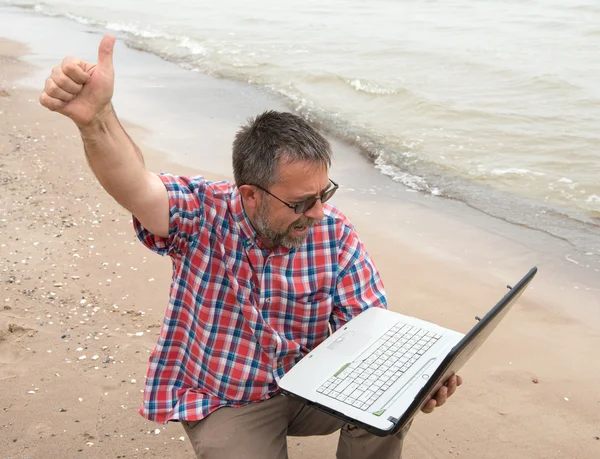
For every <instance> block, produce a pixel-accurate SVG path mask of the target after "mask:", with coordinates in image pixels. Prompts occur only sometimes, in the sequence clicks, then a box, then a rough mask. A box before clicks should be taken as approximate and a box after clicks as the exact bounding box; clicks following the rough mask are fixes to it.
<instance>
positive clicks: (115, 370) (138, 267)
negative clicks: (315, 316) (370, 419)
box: [0, 39, 600, 459]
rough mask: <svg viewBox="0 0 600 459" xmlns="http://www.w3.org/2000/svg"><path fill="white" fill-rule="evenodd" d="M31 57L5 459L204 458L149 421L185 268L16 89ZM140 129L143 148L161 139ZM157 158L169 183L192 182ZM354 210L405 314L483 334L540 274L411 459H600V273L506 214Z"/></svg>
mask: <svg viewBox="0 0 600 459" xmlns="http://www.w3.org/2000/svg"><path fill="white" fill-rule="evenodd" d="M24 52H26V50H25V49H24V47H23V46H21V45H19V44H17V43H14V42H9V41H7V40H1V39H0V234H1V235H2V238H1V239H0V286H1V294H0V457H2V458H4V457H9V458H25V457H29V458H36V459H37V458H46V457H58V458H67V457H68V458H72V457H91V458H118V457H122V458H137V457H153V458H183V457H193V453H192V450H191V448H190V447H189V445H188V443H187V439H186V440H185V441H181V440H180V437H182V436H184V432H183V429H182V428H181V426H180V425H179V424H177V423H171V424H168V425H166V426H163V425H158V424H154V423H151V422H147V421H146V420H144V419H143V418H142V417H141V416H139V415H138V413H137V410H138V408H139V406H140V404H141V400H142V394H141V392H142V389H143V383H144V376H145V373H146V366H147V359H148V355H149V352H150V351H151V349H152V347H153V346H154V344H155V342H156V339H157V337H158V332H159V327H160V324H161V321H162V316H163V312H164V310H165V308H166V306H167V300H168V288H169V282H170V262H169V260H168V259H165V258H161V257H158V256H156V255H153V254H152V253H150V252H149V251H148V250H146V249H145V248H143V247H142V246H141V244H140V243H138V242H137V240H136V238H135V235H134V233H133V230H132V226H131V217H130V215H128V213H127V212H126V211H124V210H123V209H122V208H120V207H119V206H118V205H117V204H116V203H114V202H113V201H112V200H111V198H110V197H109V196H108V195H107V194H106V193H105V192H104V191H103V190H102V189H101V187H100V186H99V185H98V184H97V182H96V180H95V179H94V177H93V175H92V173H91V172H90V171H89V169H88V167H87V164H86V161H85V158H84V155H83V153H82V146H81V141H80V139H79V136H78V133H77V130H76V129H75V127H74V126H73V124H72V123H71V122H70V121H69V120H66V119H64V118H63V117H61V116H59V115H56V114H53V113H50V112H48V111H46V110H45V109H43V108H42V107H40V106H39V104H38V102H37V98H38V95H39V94H38V92H35V91H31V90H29V89H25V88H22V87H20V86H16V83H15V82H16V81H17V78H19V77H20V76H22V75H24V74H25V73H26V72H28V71H30V69H29V68H28V67H27V65H25V64H24V63H22V62H20V61H19V60H18V56H19V55H21V54H23V53H24ZM42 85H43V82H40V88H41V86H42ZM117 109H118V107H117ZM128 131H129V132H130V134H131V135H132V136H133V137H134V138H135V139H136V141H138V143H140V144H141V145H142V147H143V137H144V131H143V129H141V128H138V127H135V126H129V127H128ZM144 152H145V155H146V161H147V164H148V165H149V167H150V168H151V169H152V170H157V171H158V170H170V171H171V172H173V173H179V174H185V173H187V172H189V171H187V170H186V169H185V168H184V167H182V166H179V165H174V164H167V163H166V162H165V160H164V156H163V155H161V154H159V153H156V152H150V151H149V150H148V149H146V148H144ZM208 175H209V176H211V175H210V174H208ZM211 177H212V176H211ZM336 204H337V205H338V206H339V207H340V208H341V209H342V210H344V211H345V212H346V213H347V214H348V215H349V216H350V218H351V219H352V220H353V221H354V223H355V225H356V226H357V228H358V231H359V233H360V234H361V236H362V238H363V240H364V241H365V243H366V245H367V247H368V248H369V251H370V253H371V254H372V256H373V258H374V259H375V261H376V262H377V264H378V266H379V269H380V271H381V273H382V276H383V280H384V282H385V283H386V288H387V290H388V294H389V299H390V305H391V307H392V308H393V309H395V310H399V311H402V312H404V313H406V314H409V315H414V316H418V317H420V318H423V319H426V320H435V321H437V322H438V323H440V324H442V325H444V326H448V327H455V328H456V329H458V330H461V331H466V330H468V328H469V327H470V325H471V324H472V323H473V316H474V315H475V314H480V315H481V314H482V313H484V312H485V308H488V307H489V306H491V305H493V303H494V302H495V301H496V300H497V299H498V298H499V297H500V296H501V295H502V294H503V293H504V285H505V284H506V283H507V282H516V280H518V278H519V277H520V276H521V275H522V274H524V273H525V272H526V270H527V269H528V268H529V267H530V266H531V264H534V263H538V265H539V266H540V274H539V275H538V278H537V279H536V280H535V282H534V284H533V286H532V288H531V289H530V290H528V292H527V293H526V294H525V295H524V296H523V300H522V301H521V302H520V303H519V305H518V306H517V307H516V308H515V309H514V310H513V311H512V312H511V314H510V315H509V316H508V317H507V319H506V321H505V322H504V323H503V324H502V325H501V328H500V329H499V330H498V332H497V333H496V334H495V335H493V336H492V338H491V339H490V340H489V342H487V343H486V344H485V346H484V347H483V348H482V349H481V350H480V351H479V353H478V354H477V355H476V356H475V357H474V359H473V360H472V361H471V362H469V364H468V366H467V367H466V368H465V369H464V370H463V372H462V374H463V377H464V378H465V385H464V386H463V387H462V388H461V389H460V390H459V391H458V392H457V394H456V395H455V396H454V397H453V398H452V399H451V400H450V401H449V402H448V404H447V405H446V406H444V407H442V408H440V409H439V410H436V412H435V413H434V414H431V415H421V416H419V417H418V418H417V420H416V422H415V424H414V427H413V429H412V431H411V434H410V436H409V439H408V440H407V442H406V449H405V457H406V458H423V459H424V458H440V457H454V456H461V457H466V458H507V457H508V458H563V457H564V458H586V459H588V458H589V459H592V458H599V457H600V440H598V436H600V414H599V412H600V388H599V387H598V381H600V364H599V363H598V349H600V333H599V331H598V330H599V327H598V325H599V323H600V320H598V313H599V311H600V291H599V286H600V283H598V282H597V280H598V276H597V275H594V274H592V275H591V276H589V275H588V274H586V275H585V276H583V275H581V277H579V276H580V271H573V270H574V269H575V268H573V269H570V268H569V267H568V266H566V267H565V266H564V263H563V260H562V259H557V258H556V254H555V251H554V249H551V248H550V246H549V245H548V250H540V249H539V246H540V243H539V241H540V240H543V237H544V236H541V235H540V236H539V237H538V235H535V234H533V235H532V234H529V233H523V231H525V230H523V229H514V228H513V229H507V228H505V226H506V227H508V225H498V226H493V225H492V227H493V228H496V229H495V230H493V231H492V230H490V229H489V228H490V225H489V224H483V223H481V222H484V220H480V218H483V219H485V218H488V217H485V216H484V217H481V216H472V215H473V214H460V213H457V212H459V211H458V210H456V211H454V210H452V208H453V206H452V205H450V204H448V206H447V207H448V209H450V210H449V211H448V212H447V213H444V214H442V213H439V214H433V215H432V214H431V212H430V210H429V209H426V208H421V207H419V206H418V205H417V204H415V203H414V202H413V203H411V204H409V203H407V204H405V205H403V207H402V208H401V212H400V213H397V212H395V213H394V214H391V213H390V212H389V207H386V204H385V203H368V212H366V211H365V205H367V204H366V203H364V202H356V201H355V200H352V199H350V198H349V197H348V196H347V195H345V194H344V193H343V192H342V193H340V196H339V197H338V196H336ZM368 214H370V215H368ZM469 215H471V217H469ZM490 220H491V219H490ZM375 222H377V225H376V224H375ZM488 223H489V222H488ZM505 229H506V231H505ZM540 238H541V239H540ZM528 239H531V240H535V241H536V243H535V244H533V243H532V244H531V245H527V244H526V243H524V242H523V241H526V240H528ZM543 245H544V244H542V246H543ZM590 279H591V281H590ZM466 287H468V288H466ZM482 305H483V306H482ZM335 443H336V436H335V435H334V436H330V437H326V438H310V439H299V438H291V439H290V441H289V446H290V448H289V449H290V457H291V458H292V459H300V458H321V457H334V451H335Z"/></svg>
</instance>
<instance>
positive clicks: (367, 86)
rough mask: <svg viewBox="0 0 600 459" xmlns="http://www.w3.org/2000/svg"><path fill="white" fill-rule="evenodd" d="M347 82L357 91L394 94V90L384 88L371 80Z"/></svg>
mask: <svg viewBox="0 0 600 459" xmlns="http://www.w3.org/2000/svg"><path fill="white" fill-rule="evenodd" d="M347 83H348V84H349V85H350V86H352V87H353V88H354V89H355V90H357V91H358V92H365V93H367V94H376V95H380V96H381V95H387V94H396V90H395V89H392V88H385V87H382V86H379V85H377V84H375V83H372V82H362V81H360V80H359V79H356V80H349V81H347Z"/></svg>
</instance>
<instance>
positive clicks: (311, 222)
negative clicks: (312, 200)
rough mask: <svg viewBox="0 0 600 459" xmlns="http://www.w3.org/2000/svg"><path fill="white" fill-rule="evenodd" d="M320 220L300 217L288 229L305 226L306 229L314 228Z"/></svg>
mask: <svg viewBox="0 0 600 459" xmlns="http://www.w3.org/2000/svg"><path fill="white" fill-rule="evenodd" d="M320 221H321V220H316V219H314V218H309V217H300V218H299V219H298V220H296V221H295V222H294V223H292V224H291V225H290V227H293V226H306V227H308V228H311V227H313V226H315V225H316V224H317V223H319V222H320Z"/></svg>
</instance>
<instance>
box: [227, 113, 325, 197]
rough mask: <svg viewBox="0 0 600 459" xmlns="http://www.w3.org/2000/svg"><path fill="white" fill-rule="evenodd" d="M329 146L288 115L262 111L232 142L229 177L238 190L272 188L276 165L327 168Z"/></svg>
mask: <svg viewBox="0 0 600 459" xmlns="http://www.w3.org/2000/svg"><path fill="white" fill-rule="evenodd" d="M332 156H333V154H332V152H331V146H330V145H329V142H328V141H327V139H325V137H323V136H322V135H321V134H319V132H317V130H316V129H314V128H313V127H312V126H311V125H310V124H308V122H306V121H305V120H304V119H302V118H301V117H299V116H297V115H294V114H292V113H282V112H276V111H272V110H270V111H266V112H264V113H262V114H261V115H258V116H257V117H256V118H254V119H253V118H250V119H249V120H248V123H247V124H246V125H244V126H242V127H241V128H240V129H239V131H238V132H237V134H236V136H235V140H234V141H233V176H234V178H235V183H236V185H237V186H238V187H240V186H242V185H258V186H261V187H263V188H267V189H268V188H269V187H271V186H273V185H274V184H275V183H277V181H278V180H279V165H280V164H282V163H284V162H285V163H288V164H289V163H293V162H297V161H307V162H312V163H315V165H324V166H327V167H329V166H331V157H332Z"/></svg>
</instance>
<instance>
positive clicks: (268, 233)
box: [254, 201, 319, 249]
mask: <svg viewBox="0 0 600 459" xmlns="http://www.w3.org/2000/svg"><path fill="white" fill-rule="evenodd" d="M268 213H269V204H268V203H267V201H263V203H262V204H261V206H260V207H259V208H258V209H257V211H256V215H255V218H254V220H255V222H254V224H255V225H256V231H257V232H258V233H259V234H260V236H262V237H264V238H266V239H268V240H270V241H271V242H272V243H273V244H274V245H275V246H282V247H285V248H287V249H297V248H298V247H300V246H301V245H302V244H303V243H304V242H305V241H306V238H307V237H308V234H309V233H307V234H306V235H305V236H293V235H292V227H293V226H295V225H298V224H301V225H304V226H308V227H312V226H314V225H316V224H317V223H318V222H319V221H318V220H314V219H312V218H307V217H301V218H299V219H298V220H297V221H295V222H294V223H292V224H291V225H290V226H289V227H288V228H287V229H286V230H285V231H284V232H279V231H276V230H274V229H273V228H271V226H270V225H269V220H268V218H267V216H268Z"/></svg>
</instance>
